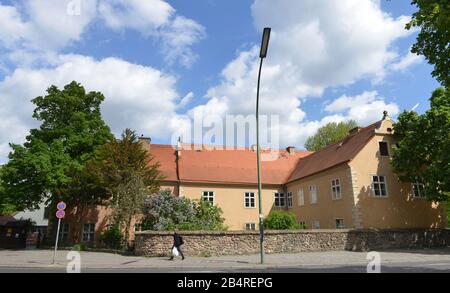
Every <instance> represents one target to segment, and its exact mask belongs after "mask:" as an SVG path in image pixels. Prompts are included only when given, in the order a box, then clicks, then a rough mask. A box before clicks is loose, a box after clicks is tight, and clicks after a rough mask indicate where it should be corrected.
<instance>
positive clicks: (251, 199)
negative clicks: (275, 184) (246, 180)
mask: <svg viewBox="0 0 450 293" xmlns="http://www.w3.org/2000/svg"><path fill="white" fill-rule="evenodd" d="M247 203H248V205H247ZM244 208H246V209H254V208H256V196H255V193H254V192H245V193H244Z"/></svg>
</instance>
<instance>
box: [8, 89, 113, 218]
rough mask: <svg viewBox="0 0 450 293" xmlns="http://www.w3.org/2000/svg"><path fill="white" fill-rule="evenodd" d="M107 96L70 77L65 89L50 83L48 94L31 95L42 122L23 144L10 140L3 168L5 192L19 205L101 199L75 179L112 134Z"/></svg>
mask: <svg viewBox="0 0 450 293" xmlns="http://www.w3.org/2000/svg"><path fill="white" fill-rule="evenodd" d="M104 99H105V97H104V96H103V95H102V94H101V93H99V92H89V93H86V91H85V89H84V88H83V87H82V86H81V85H80V84H78V83H76V82H72V83H70V84H68V85H66V86H65V87H64V89H63V90H60V89H58V88H57V87H56V86H51V87H50V88H48V90H47V95H46V96H43V97H42V96H40V97H37V98H35V99H33V100H32V102H33V103H34V105H35V106H36V108H35V110H34V112H33V118H35V119H37V120H38V121H39V122H40V127H39V128H37V129H31V130H30V134H29V135H28V136H27V137H26V142H25V143H24V145H17V144H11V145H10V146H11V148H12V151H11V152H10V154H9V161H8V163H7V164H6V165H5V166H4V170H2V173H1V179H2V181H3V186H4V188H5V192H6V193H7V194H9V195H14V196H13V197H11V198H12V201H13V204H15V205H16V206H17V208H18V209H20V210H22V209H26V208H31V209H32V208H37V207H38V205H39V203H40V202H42V200H43V199H44V198H48V202H49V203H50V202H52V203H55V202H56V201H59V200H64V201H66V202H67V203H69V204H71V205H78V204H83V203H95V202H97V201H98V200H99V197H101V194H97V193H96V191H95V190H89V186H84V185H79V184H74V183H76V181H78V179H77V178H78V177H79V176H80V174H81V173H82V172H83V170H84V167H85V164H86V162H87V161H88V160H89V159H91V158H92V156H93V155H94V152H95V150H96V148H98V146H100V145H103V144H104V143H105V142H107V141H109V140H110V139H111V138H112V134H111V132H110V129H109V127H108V126H107V125H106V124H105V122H104V121H103V119H102V116H101V113H100V104H101V103H102V101H103V100H104Z"/></svg>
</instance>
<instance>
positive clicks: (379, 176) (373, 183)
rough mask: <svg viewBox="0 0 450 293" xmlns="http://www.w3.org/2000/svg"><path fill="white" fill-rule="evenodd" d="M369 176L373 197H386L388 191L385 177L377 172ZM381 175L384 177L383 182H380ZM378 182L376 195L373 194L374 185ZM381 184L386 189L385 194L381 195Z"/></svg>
mask: <svg viewBox="0 0 450 293" xmlns="http://www.w3.org/2000/svg"><path fill="white" fill-rule="evenodd" d="M370 177H371V182H372V195H373V197H375V198H387V197H388V196H389V192H388V185H387V177H386V176H384V175H378V174H373V175H370ZM374 177H378V182H375V180H373V179H374ZM381 177H383V178H384V182H382V183H380V182H381V181H380V178H381ZM376 184H378V185H379V190H380V195H376V194H375V185H376ZM381 184H384V188H385V190H386V194H385V195H382V194H381Z"/></svg>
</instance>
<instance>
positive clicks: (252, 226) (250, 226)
mask: <svg viewBox="0 0 450 293" xmlns="http://www.w3.org/2000/svg"><path fill="white" fill-rule="evenodd" d="M245 230H250V231H254V230H256V224H255V223H246V224H245Z"/></svg>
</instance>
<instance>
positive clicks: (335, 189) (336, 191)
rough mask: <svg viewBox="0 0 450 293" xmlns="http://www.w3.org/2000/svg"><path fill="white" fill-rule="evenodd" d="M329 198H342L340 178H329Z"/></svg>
mask: <svg viewBox="0 0 450 293" xmlns="http://www.w3.org/2000/svg"><path fill="white" fill-rule="evenodd" d="M331 198H332V199H333V200H339V199H342V186H341V178H333V179H331Z"/></svg>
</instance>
